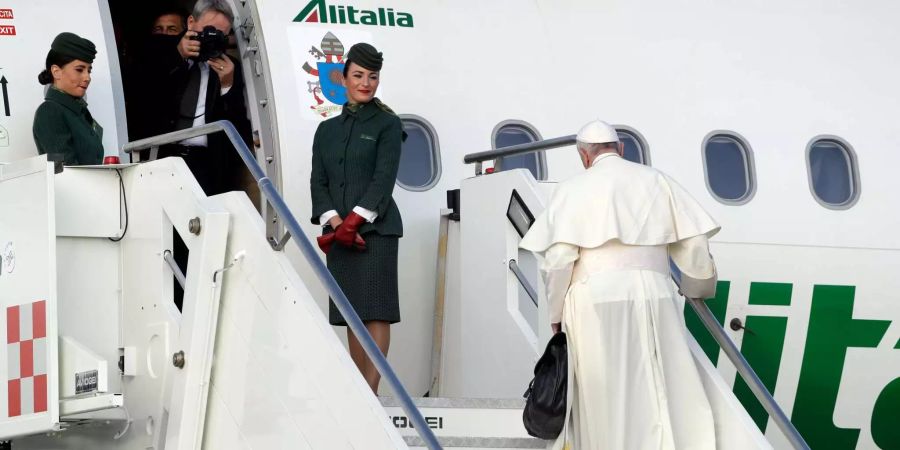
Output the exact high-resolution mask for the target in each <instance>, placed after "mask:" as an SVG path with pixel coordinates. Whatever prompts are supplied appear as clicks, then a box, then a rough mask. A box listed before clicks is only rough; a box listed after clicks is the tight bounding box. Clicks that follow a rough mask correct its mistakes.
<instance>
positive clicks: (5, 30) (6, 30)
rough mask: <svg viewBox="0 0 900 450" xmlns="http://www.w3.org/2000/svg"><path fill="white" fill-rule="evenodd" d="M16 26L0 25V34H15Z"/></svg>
mask: <svg viewBox="0 0 900 450" xmlns="http://www.w3.org/2000/svg"><path fill="white" fill-rule="evenodd" d="M15 35H16V27H14V26H12V25H0V36H15Z"/></svg>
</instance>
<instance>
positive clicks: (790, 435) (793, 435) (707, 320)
mask: <svg viewBox="0 0 900 450" xmlns="http://www.w3.org/2000/svg"><path fill="white" fill-rule="evenodd" d="M687 300H688V304H690V305H691V307H692V308H694V311H695V312H696V313H697V316H699V317H700V321H701V322H702V323H703V326H704V327H706V329H707V330H709V332H710V334H712V336H713V338H715V339H716V342H718V343H719V347H721V348H722V350H723V351H725V355H727V356H728V359H730V360H731V363H732V364H734V367H735V368H737V371H738V373H739V374H741V378H743V379H744V381H745V382H746V383H747V386H749V387H750V391H751V392H753V395H754V396H755V397H756V399H757V400H758V401H759V403H760V404H762V406H763V408H764V409H765V410H766V412H767V413H769V416H770V417H771V418H772V420H774V421H775V424H776V425H778V428H779V429H781V432H782V433H784V436H785V437H786V438H787V439H788V442H790V444H791V446H792V447H794V448H795V449H798V450H809V445H807V444H806V441H805V440H803V436H801V435H800V432H799V431H797V428H796V427H794V424H792V423H791V421H790V419H788V417H787V415H786V414H785V413H784V411H782V409H781V407H780V406H778V403H776V402H775V399H774V398H773V397H772V394H770V393H769V390H768V389H766V386H765V385H764V384H763V382H762V380H760V379H759V377H758V376H756V372H754V371H753V368H752V367H750V364H749V363H748V362H747V360H746V359H744V356H743V355H741V352H740V350H738V348H737V346H736V345H735V344H734V341H732V340H731V338H729V337H728V335H727V334H725V329H724V328H722V326H721V325H719V322H718V321H717V320H716V318H715V316H713V313H712V311H711V310H710V309H709V306H707V304H706V302H704V301H703V300H701V299H696V298H688V299H687Z"/></svg>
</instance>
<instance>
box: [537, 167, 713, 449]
mask: <svg viewBox="0 0 900 450" xmlns="http://www.w3.org/2000/svg"><path fill="white" fill-rule="evenodd" d="M718 231H719V226H718V225H717V224H716V222H715V221H714V220H713V219H712V218H711V217H710V216H709V215H708V214H707V213H706V212H705V211H704V210H703V209H702V208H701V207H700V205H699V204H698V203H697V202H696V200H694V198H693V197H691V196H690V194H688V193H687V192H686V191H685V190H684V189H683V188H682V187H681V186H679V185H678V184H677V183H675V182H674V181H673V180H672V179H671V178H669V177H668V176H667V175H665V174H663V173H661V172H659V171H657V170H655V169H652V168H650V167H646V166H643V165H640V164H634V163H631V162H629V161H626V160H624V159H622V158H621V157H619V156H618V155H616V154H612V153H610V154H603V155H600V156H599V157H598V158H597V159H596V160H595V161H594V164H593V166H592V167H591V168H590V169H588V170H587V171H585V172H584V173H583V174H580V175H578V176H576V177H574V178H572V179H570V180H567V181H565V182H563V183H560V185H559V186H558V187H557V189H556V192H555V193H554V194H553V197H552V199H551V200H550V203H549V205H548V206H547V209H546V210H545V211H544V212H543V214H541V216H540V217H538V219H537V220H536V221H535V223H534V225H533V226H532V228H531V230H530V231H529V232H528V234H527V235H525V238H524V239H523V240H522V243H521V245H520V246H521V247H522V248H524V249H527V250H531V251H533V252H535V253H539V254H543V261H542V263H541V271H542V274H543V276H544V282H545V284H546V287H547V290H546V291H547V300H548V303H549V307H550V321H551V323H557V322H562V324H563V330H564V331H565V332H566V333H567V338H568V346H569V390H568V392H569V402H568V406H569V409H568V413H567V414H568V417H567V419H566V428H565V430H564V431H563V433H562V434H561V435H560V437H559V438H558V439H557V440H556V441H554V442H551V443H550V445H549V447H550V448H553V449H567V450H568V449H577V450H595V449H596V450H601V449H602V450H607V449H608V450H635V449H648V450H650V449H653V450H656V449H678V450H684V449H710V450H712V449H715V447H716V436H715V425H714V420H713V415H712V410H711V408H710V405H709V401H708V400H707V396H706V393H705V391H704V389H703V386H702V384H701V381H700V375H699V372H698V368H697V367H696V365H695V363H694V360H693V358H692V356H691V351H690V349H689V348H688V344H687V342H688V341H687V339H688V335H687V333H688V332H687V329H686V328H685V325H684V318H683V316H682V307H683V302H682V301H681V298H680V296H678V294H677V291H676V288H675V285H674V284H673V283H672V281H671V279H670V273H669V258H671V259H672V261H673V262H674V263H675V265H677V266H678V268H679V270H680V272H681V290H682V292H683V293H684V294H685V295H686V296H688V297H694V298H709V297H713V296H714V295H715V285H716V269H715V264H714V262H713V260H712V257H711V256H710V255H709V246H708V241H707V239H708V238H709V237H710V236H712V235H713V234H715V233H716V232H718Z"/></svg>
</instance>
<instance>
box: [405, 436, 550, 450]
mask: <svg viewBox="0 0 900 450" xmlns="http://www.w3.org/2000/svg"><path fill="white" fill-rule="evenodd" d="M437 438H438V442H439V443H440V444H441V446H443V447H463V448H465V447H478V448H545V447H546V446H547V441H545V440H543V439H537V438H485V437H465V436H438V437H437ZM403 439H404V440H405V441H406V445H408V446H410V447H424V446H425V441H423V440H422V438H420V437H419V436H404V437H403Z"/></svg>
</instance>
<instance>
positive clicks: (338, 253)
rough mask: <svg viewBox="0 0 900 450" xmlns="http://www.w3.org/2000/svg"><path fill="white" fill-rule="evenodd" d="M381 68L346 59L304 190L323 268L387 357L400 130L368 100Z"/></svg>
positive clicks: (358, 53) (393, 304) (357, 352)
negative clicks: (319, 229)
mask: <svg viewBox="0 0 900 450" xmlns="http://www.w3.org/2000/svg"><path fill="white" fill-rule="evenodd" d="M381 65H382V57H381V53H379V52H378V51H377V50H375V47H372V46H371V45H369V44H365V43H360V44H356V45H354V46H353V47H351V48H350V51H348V52H347V56H346V60H345V66H344V87H346V88H347V103H346V104H344V108H343V111H342V112H341V114H340V115H339V116H337V117H334V118H331V119H329V120H326V121H324V122H322V123H321V124H319V127H318V129H316V134H315V138H314V140H313V156H312V174H311V177H310V190H311V193H312V222H313V223H314V224H321V225H323V226H324V230H323V234H322V236H321V237H319V247H320V248H321V249H322V251H323V252H325V253H326V259H327V263H328V269H329V270H330V271H331V273H332V275H334V278H335V280H337V282H338V285H340V287H341V289H342V290H343V291H344V293H345V294H346V295H347V298H348V299H349V300H350V303H351V304H353V308H354V309H355V310H356V312H357V313H358V314H359V316H360V318H361V319H362V321H363V322H364V323H365V324H366V328H367V329H368V330H369V333H371V334H372V337H374V338H375V342H376V343H377V344H378V347H379V349H381V352H382V353H384V354H385V355H387V352H388V347H389V346H390V339H391V328H390V325H391V324H392V323H396V322H399V321H400V305H399V300H398V293H397V248H398V243H399V238H400V237H401V236H402V235H403V222H402V220H401V218H400V210H399V209H398V208H397V204H396V203H394V199H393V198H392V196H391V193H392V192H393V190H394V183H395V182H396V179H397V168H398V167H399V165H400V144H401V141H402V139H403V125H402V124H401V123H400V118H399V117H397V115H396V114H394V112H393V111H391V109H390V108H388V107H387V106H386V105H385V104H384V103H382V102H381V100H379V99H378V98H376V97H375V92H376V91H377V90H378V83H379V81H380V80H379V71H380V70H381ZM329 309H330V311H329V320H330V322H331V324H332V325H342V326H346V324H347V323H346V322H345V320H344V318H343V317H341V314H340V312H339V311H338V310H337V308H335V306H334V303H331V305H330V308H329ZM347 339H348V341H349V345H350V356H351V358H352V359H353V362H354V363H355V364H356V366H357V367H358V368H359V370H360V372H362V374H363V377H364V378H365V379H366V381H367V382H368V383H369V386H370V387H371V388H372V390H373V391H375V392H377V391H378V383H379V381H380V380H381V375H379V373H378V371H377V370H376V368H375V365H374V364H373V363H372V362H371V361H370V360H369V358H368V357H367V356H366V354H365V351H364V350H363V348H362V346H361V345H360V344H359V341H358V340H357V339H356V337H355V336H354V335H353V333H352V332H351V331H350V330H349V329H348V330H347Z"/></svg>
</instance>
